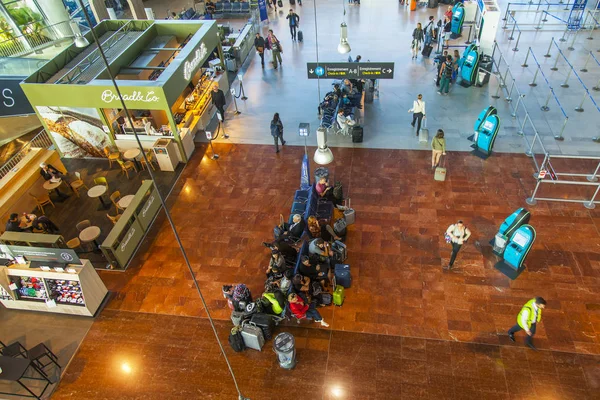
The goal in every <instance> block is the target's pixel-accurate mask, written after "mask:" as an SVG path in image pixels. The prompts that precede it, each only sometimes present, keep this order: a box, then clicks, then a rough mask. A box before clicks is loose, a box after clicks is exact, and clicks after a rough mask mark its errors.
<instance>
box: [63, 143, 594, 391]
mask: <svg viewBox="0 0 600 400" xmlns="http://www.w3.org/2000/svg"><path fill="white" fill-rule="evenodd" d="M215 150H216V151H217V152H218V153H219V154H220V155H221V158H220V159H219V161H218V162H215V161H212V160H210V159H209V158H208V157H207V156H206V155H205V156H204V157H203V158H201V157H202V156H203V154H202V150H201V149H198V151H197V153H196V154H195V155H194V156H193V158H192V161H191V162H190V163H189V164H188V165H187V166H186V168H185V169H184V171H183V173H182V176H181V178H180V179H179V181H178V183H177V184H176V186H175V188H174V189H173V192H172V194H171V196H170V198H169V206H170V208H171V212H172V215H173V219H174V222H175V224H176V226H177V227H178V231H179V234H180V236H181V239H182V242H183V244H184V246H185V249H186V252H187V255H188V257H189V259H190V262H191V265H192V268H193V271H194V274H195V276H196V278H197V279H198V281H199V284H200V287H201V288H202V290H203V293H204V296H205V297H206V299H207V302H208V307H209V310H210V312H211V315H212V316H213V318H215V319H216V320H217V330H218V332H219V338H220V340H221V341H222V342H223V345H224V346H225V348H226V351H227V354H228V355H229V356H230V357H231V361H232V364H233V369H234V372H235V373H236V376H238V379H239V380H240V386H241V388H242V391H243V392H244V394H245V395H247V396H249V397H250V398H252V399H271V398H272V399H275V398H280V396H281V393H283V392H285V393H297V394H306V393H310V395H309V396H308V398H325V399H329V398H332V399H333V398H346V399H370V398H373V399H375V398H406V399H414V398H430V399H438V398H440V399H441V398H451V399H475V398H485V399H495V398H498V399H508V398H515V399H517V398H518V399H597V398H598V390H599V389H600V381H599V379H600V367H599V364H598V363H599V362H600V337H599V335H598V334H599V333H600V303H599V301H598V299H599V296H598V292H599V287H600V286H599V280H600V249H599V248H598V243H600V233H599V229H600V214H598V212H597V211H595V210H591V211H590V210H586V209H585V208H583V207H582V206H580V205H566V206H565V205H560V204H558V205H557V204H550V203H543V202H540V203H539V204H538V205H537V206H535V207H532V208H531V210H532V219H531V224H533V226H535V228H536V230H537V233H538V238H537V241H536V244H535V246H534V248H533V250H532V251H531V253H530V255H529V257H528V259H527V262H526V265H527V270H526V271H525V272H523V273H522V274H521V276H520V277H519V278H518V279H517V280H515V281H510V280H509V279H508V278H506V277H504V276H503V275H502V274H501V273H500V272H498V271H497V270H495V269H494V263H495V262H496V259H495V257H494V256H493V255H492V254H491V248H490V246H489V244H488V241H489V240H490V239H491V238H492V237H493V235H494V234H495V232H496V230H497V228H498V226H499V224H500V223H501V222H502V221H503V220H504V218H505V217H506V216H508V215H509V214H510V213H511V212H512V211H514V210H515V209H516V208H518V207H521V206H524V205H525V203H524V199H525V197H527V195H528V193H529V191H530V190H531V189H532V187H533V184H534V181H533V179H532V178H531V166H530V161H529V159H528V158H527V157H526V156H524V155H520V154H515V155H512V154H499V155H496V156H494V157H492V158H490V159H488V160H487V161H482V160H480V159H479V158H476V157H473V156H471V155H469V154H467V153H453V154H452V155H451V157H450V162H449V166H450V168H449V171H448V179H447V181H446V182H444V183H440V182H435V181H434V180H433V176H432V175H433V173H432V172H431V170H430V167H429V165H430V164H429V153H427V152H415V151H407V150H377V149H350V148H336V149H334V155H335V161H334V164H332V165H330V166H329V168H330V171H331V173H332V175H333V179H334V180H340V181H342V182H343V185H344V187H345V190H346V194H347V196H349V197H351V199H352V206H353V208H355V209H356V213H357V221H356V223H355V224H354V225H352V226H351V227H350V229H349V233H348V237H347V245H348V249H349V258H348V263H349V264H350V265H351V270H352V275H353V283H352V287H351V288H350V289H347V292H346V300H345V302H344V305H343V306H342V307H335V308H334V307H325V308H321V309H320V310H321V313H322V315H323V316H324V318H325V320H326V321H327V322H329V323H330V324H331V327H330V328H329V329H321V328H318V327H317V325H316V324H314V323H311V322H305V323H303V325H300V326H299V327H298V326H297V325H296V324H295V323H290V324H288V325H285V326H281V327H280V328H278V329H277V332H281V331H290V332H292V333H293V334H294V335H296V336H297V340H298V347H299V348H298V358H299V360H301V361H300V363H299V364H298V367H297V368H296V369H295V370H293V371H285V370H283V369H281V368H279V367H278V366H277V364H276V361H275V355H274V354H273V353H272V351H271V349H270V346H272V342H267V344H266V345H265V347H264V348H263V351H262V352H260V353H259V352H256V351H253V350H247V351H245V352H244V353H241V354H235V353H233V351H232V350H231V349H230V348H229V346H228V344H227V336H228V331H229V329H230V327H231V322H230V321H229V310H228V308H227V305H226V303H225V300H224V299H223V297H222V295H221V286H222V285H223V284H228V283H234V282H244V283H246V284H247V285H248V286H249V287H250V289H251V291H252V293H253V295H254V296H258V295H260V293H261V292H262V290H263V283H264V279H265V275H264V271H265V269H266V266H267V263H268V258H269V255H268V251H267V250H266V249H265V248H264V247H263V246H262V245H261V242H262V241H264V240H268V239H269V238H270V237H272V230H273V224H274V223H275V221H277V220H278V215H279V214H280V213H283V214H284V215H286V213H287V212H288V210H289V209H290V206H291V202H292V197H293V193H294V190H295V189H296V188H297V187H298V185H299V171H300V159H301V157H302V154H303V149H302V148H300V147H289V146H285V147H284V148H283V149H282V152H281V153H279V155H275V154H274V152H273V148H272V146H260V145H231V144H228V145H226V144H217V145H215ZM313 151H314V148H309V152H311V153H312V152H313ZM208 155H210V150H209V152H208ZM313 168H314V166H313ZM459 218H462V219H463V220H464V221H465V223H466V224H467V226H469V228H470V229H471V230H472V231H473V238H472V243H470V244H468V245H466V246H465V248H464V249H463V250H462V251H461V253H460V254H459V257H458V261H457V263H456V264H455V269H453V270H452V271H450V272H449V271H447V270H444V269H443V268H442V267H443V266H444V265H445V264H447V261H448V257H449V253H450V251H449V248H448V245H446V244H445V242H444V239H443V235H442V233H443V231H444V230H445V229H446V228H447V226H448V225H449V224H451V223H453V222H455V221H456V220H457V219H459ZM149 238H150V239H147V241H149V243H147V244H146V245H145V246H144V247H145V249H143V251H142V252H140V253H139V254H138V256H136V258H135V259H134V262H133V264H132V265H131V266H130V268H129V269H128V270H127V271H126V272H124V273H118V272H108V271H107V272H101V277H102V279H103V280H104V281H105V283H106V285H107V287H108V288H109V290H110V291H111V292H112V293H111V297H112V298H111V301H110V302H109V303H108V304H107V306H106V307H105V309H104V310H103V311H102V313H101V314H100V317H99V318H98V319H97V321H96V323H95V324H94V325H93V326H92V328H91V330H90V333H89V334H88V336H87V337H86V339H85V340H84V342H83V344H82V347H81V350H80V351H79V353H78V354H77V355H76V357H75V359H74V360H73V362H72V366H71V367H70V368H69V370H68V371H67V372H66V374H65V376H64V378H63V381H62V382H61V384H60V385H59V388H58V389H57V391H56V393H55V395H54V398H57V399H67V398H86V399H96V398H98V399H99V398H106V397H115V396H117V394H118V397H120V398H127V399H129V398H154V397H161V398H173V399H176V398H186V397H203V398H218V399H231V398H234V397H235V393H234V388H233V385H232V383H231V381H230V380H228V378H227V370H226V366H225V364H224V361H223V359H222V357H221V356H220V355H219V350H218V347H217V345H216V342H215V341H214V338H213V336H211V335H212V332H211V329H210V326H209V324H208V321H207V319H206V313H205V310H204V309H203V307H202V305H201V302H200V299H199V297H198V294H197V293H196V292H195V291H194V288H193V283H192V280H191V275H190V274H189V272H188V271H187V269H186V267H185V264H184V261H183V258H182V256H181V254H180V253H179V250H178V248H177V245H176V243H175V240H174V236H173V234H172V232H171V230H170V228H169V226H168V224H167V223H166V222H165V221H164V220H162V221H160V220H159V221H157V223H155V226H154V227H153V230H152V232H151V234H150V235H149ZM536 295H537V296H543V297H544V298H546V299H548V307H547V308H546V310H545V312H544V317H543V320H542V323H541V324H540V329H539V331H538V333H537V335H536V337H535V343H536V345H537V346H538V347H539V348H540V351H539V352H534V351H531V350H529V349H527V348H525V347H524V345H523V336H522V335H519V334H518V335H517V344H513V343H511V342H510V341H509V339H508V337H507V335H506V331H507V330H508V328H510V327H511V326H512V325H514V323H515V319H516V315H517V313H518V312H519V310H520V308H521V306H522V305H523V304H524V303H525V302H526V301H527V300H528V299H530V298H532V297H533V296H536ZM100 354H101V355H100ZM123 364H126V367H123ZM123 371H130V372H129V374H131V375H127V373H126V372H123ZM366 371H369V372H368V373H365V372H366ZM338 389H339V391H338ZM390 396H391V397H390Z"/></svg>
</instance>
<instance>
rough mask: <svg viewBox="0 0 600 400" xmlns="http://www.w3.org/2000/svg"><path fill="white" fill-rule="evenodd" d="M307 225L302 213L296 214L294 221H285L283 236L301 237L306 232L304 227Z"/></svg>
mask: <svg viewBox="0 0 600 400" xmlns="http://www.w3.org/2000/svg"><path fill="white" fill-rule="evenodd" d="M305 227H306V223H305V222H304V220H303V219H302V215H300V214H294V217H293V219H292V223H291V224H288V223H287V222H284V224H283V236H287V237H290V238H292V239H296V240H297V239H300V237H302V235H303V234H304V228H305Z"/></svg>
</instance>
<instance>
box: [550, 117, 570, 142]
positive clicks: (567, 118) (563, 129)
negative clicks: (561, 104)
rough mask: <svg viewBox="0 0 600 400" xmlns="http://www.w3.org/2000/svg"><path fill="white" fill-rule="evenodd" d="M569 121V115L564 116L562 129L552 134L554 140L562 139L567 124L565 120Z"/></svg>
mask: <svg viewBox="0 0 600 400" xmlns="http://www.w3.org/2000/svg"><path fill="white" fill-rule="evenodd" d="M568 121H569V117H565V122H563V126H562V129H561V130H560V133H559V134H558V135H555V136H554V139H555V140H559V141H563V140H565V138H564V137H563V132H564V131H565V127H566V126H567V122H568Z"/></svg>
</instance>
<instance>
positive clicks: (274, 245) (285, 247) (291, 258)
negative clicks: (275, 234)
mask: <svg viewBox="0 0 600 400" xmlns="http://www.w3.org/2000/svg"><path fill="white" fill-rule="evenodd" d="M263 246H265V247H268V248H269V249H271V251H273V250H279V252H280V253H281V255H282V256H283V258H284V259H285V262H286V263H287V264H290V265H293V264H295V263H296V258H297V257H298V250H296V249H295V248H294V247H292V246H291V245H290V244H289V243H287V242H286V239H285V238H282V239H277V240H274V241H273V242H271V243H269V242H263Z"/></svg>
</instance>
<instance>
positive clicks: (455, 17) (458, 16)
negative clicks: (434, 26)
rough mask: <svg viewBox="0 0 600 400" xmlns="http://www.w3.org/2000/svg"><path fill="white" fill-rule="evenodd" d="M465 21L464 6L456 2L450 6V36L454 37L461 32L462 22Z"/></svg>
mask: <svg viewBox="0 0 600 400" xmlns="http://www.w3.org/2000/svg"><path fill="white" fill-rule="evenodd" d="M464 22H465V6H464V4H463V3H456V4H455V5H454V7H452V21H451V27H452V29H451V32H452V34H451V36H450V37H451V38H452V39H456V38H457V37H459V36H460V35H461V33H462V27H463V23H464Z"/></svg>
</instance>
